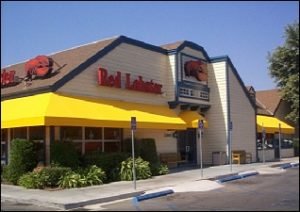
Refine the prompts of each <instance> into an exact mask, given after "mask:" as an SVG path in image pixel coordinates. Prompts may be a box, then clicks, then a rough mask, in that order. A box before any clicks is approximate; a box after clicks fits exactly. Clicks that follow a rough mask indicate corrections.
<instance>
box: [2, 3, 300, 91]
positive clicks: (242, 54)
mask: <svg viewBox="0 0 300 212" xmlns="http://www.w3.org/2000/svg"><path fill="white" fill-rule="evenodd" d="M298 9H299V2H298V1H266V2H260V1H257V2H255V1H251V2H250V1H249V2H245V1H243V2H230V1H220V2H216V1H211V2H209V1H207V2H205V1H199V2H197V1H191V2H187V1H182V2H180V1H174V2H172V1H170V2H150V1H148V2H117V1H112V2H97V1H90V2H89V1H87V2H86V1H82V2H80V1H74V2H60V1H57V2H51V1H50V2H49V1H48V2H30V1H29V2H11V1H1V67H5V66H7V65H11V64H15V63H18V62H22V61H24V60H27V59H30V58H33V57H35V56H37V55H40V54H46V55H47V54H50V53H53V52H57V51H62V50H64V49H67V48H71V47H74V46H78V45H82V44H86V43H90V42H93V41H96V40H101V39H103V38H107V37H111V36H115V35H125V36H128V37H131V38H134V39H137V40H140V41H143V42H146V43H150V44H153V45H162V44H166V43H171V42H175V41H178V40H189V41H192V42H194V43H197V44H198V45H200V46H202V47H204V49H205V50H206V51H207V53H208V55H209V56H210V57H216V56H222V55H228V56H229V57H230V58H231V60H232V62H233V64H234V66H235V68H236V69H237V71H238V73H239V74H240V76H241V78H242V80H243V82H244V83H245V85H252V86H254V88H255V89H256V90H265V89H272V88H275V87H276V85H275V83H274V82H273V79H271V77H270V76H269V74H268V61H267V55H268V52H272V51H273V50H274V49H275V48H276V47H277V46H279V45H282V44H283V43H284V28H285V26H286V25H287V24H291V23H293V22H294V21H296V20H299V11H298Z"/></svg>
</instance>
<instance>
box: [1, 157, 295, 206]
mask: <svg viewBox="0 0 300 212" xmlns="http://www.w3.org/2000/svg"><path fill="white" fill-rule="evenodd" d="M286 163H298V164H299V157H293V158H283V159H281V161H277V162H265V163H264V164H263V163H251V164H241V165H237V164H233V165H232V172H231V171H230V165H221V166H211V167H207V168H203V178H202V179H201V170H200V168H190V169H187V168H185V169H181V170H180V169H179V170H173V173H170V174H167V175H162V176H155V177H153V178H151V179H147V180H138V181H136V190H134V186H133V182H132V181H120V182H113V183H109V184H104V185H99V186H90V187H84V188H72V189H64V190H54V191H48V190H36V189H26V188H23V187H20V186H12V185H4V184H1V201H5V200H9V201H15V202H18V203H30V204H34V205H41V206H46V207H55V208H57V210H67V209H73V208H77V207H83V206H86V205H91V204H97V203H104V202H110V201H114V200H120V199H125V198H129V197H134V196H137V195H141V194H144V193H149V191H154V190H159V189H162V188H170V187H173V188H177V189H175V192H177V191H178V192H180V188H179V187H178V186H179V185H184V184H187V183H188V184H191V183H192V182H195V181H197V182H198V183H197V186H200V187H199V188H203V190H208V187H210V183H211V181H210V180H212V179H220V178H222V177H225V176H230V175H234V174H238V173H239V172H245V171H257V172H258V173H259V174H276V173H280V172H281V171H282V170H280V169H279V166H280V165H281V164H286ZM272 167H273V168H272ZM181 190H182V189H181Z"/></svg>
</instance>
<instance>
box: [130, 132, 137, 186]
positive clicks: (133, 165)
mask: <svg viewBox="0 0 300 212" xmlns="http://www.w3.org/2000/svg"><path fill="white" fill-rule="evenodd" d="M131 146H132V174H133V187H134V190H136V177H135V162H134V136H133V129H132V130H131Z"/></svg>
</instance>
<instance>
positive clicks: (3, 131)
mask: <svg viewBox="0 0 300 212" xmlns="http://www.w3.org/2000/svg"><path fill="white" fill-rule="evenodd" d="M1 141H7V129H1Z"/></svg>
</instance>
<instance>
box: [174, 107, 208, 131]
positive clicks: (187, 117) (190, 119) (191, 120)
mask: <svg viewBox="0 0 300 212" xmlns="http://www.w3.org/2000/svg"><path fill="white" fill-rule="evenodd" d="M179 117H180V118H182V119H183V120H184V121H185V122H186V124H187V127H188V128H198V121H199V120H201V119H202V120H203V122H204V128H208V123H207V121H206V120H205V118H204V117H203V116H201V115H200V114H199V113H198V112H197V111H184V112H181V113H180V114H179Z"/></svg>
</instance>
